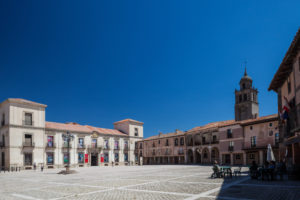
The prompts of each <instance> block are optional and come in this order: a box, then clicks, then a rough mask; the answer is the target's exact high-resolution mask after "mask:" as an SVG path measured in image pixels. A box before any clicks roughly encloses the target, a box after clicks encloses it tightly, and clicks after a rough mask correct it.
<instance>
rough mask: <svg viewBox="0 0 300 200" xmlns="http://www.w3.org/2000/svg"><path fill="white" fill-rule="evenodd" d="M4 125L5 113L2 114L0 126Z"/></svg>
mask: <svg viewBox="0 0 300 200" xmlns="http://www.w3.org/2000/svg"><path fill="white" fill-rule="evenodd" d="M4 125H5V113H3V114H2V120H1V126H4Z"/></svg>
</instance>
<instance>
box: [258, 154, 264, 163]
mask: <svg viewBox="0 0 300 200" xmlns="http://www.w3.org/2000/svg"><path fill="white" fill-rule="evenodd" d="M258 154H259V156H258V158H259V164H260V165H263V164H264V152H263V151H262V150H260V151H259V153H258Z"/></svg>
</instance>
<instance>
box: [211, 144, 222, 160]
mask: <svg viewBox="0 0 300 200" xmlns="http://www.w3.org/2000/svg"><path fill="white" fill-rule="evenodd" d="M219 158H220V151H219V149H218V148H217V147H213V148H212V149H211V162H212V163H213V162H214V161H217V162H218V163H220V162H219Z"/></svg>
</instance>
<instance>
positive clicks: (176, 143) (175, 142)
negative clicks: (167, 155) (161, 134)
mask: <svg viewBox="0 0 300 200" xmlns="http://www.w3.org/2000/svg"><path fill="white" fill-rule="evenodd" d="M174 144H175V146H178V138H175V140H174Z"/></svg>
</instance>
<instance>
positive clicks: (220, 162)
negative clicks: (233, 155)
mask: <svg viewBox="0 0 300 200" xmlns="http://www.w3.org/2000/svg"><path fill="white" fill-rule="evenodd" d="M222 163H223V160H222V154H221V153H219V164H220V165H221V164H222Z"/></svg>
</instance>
